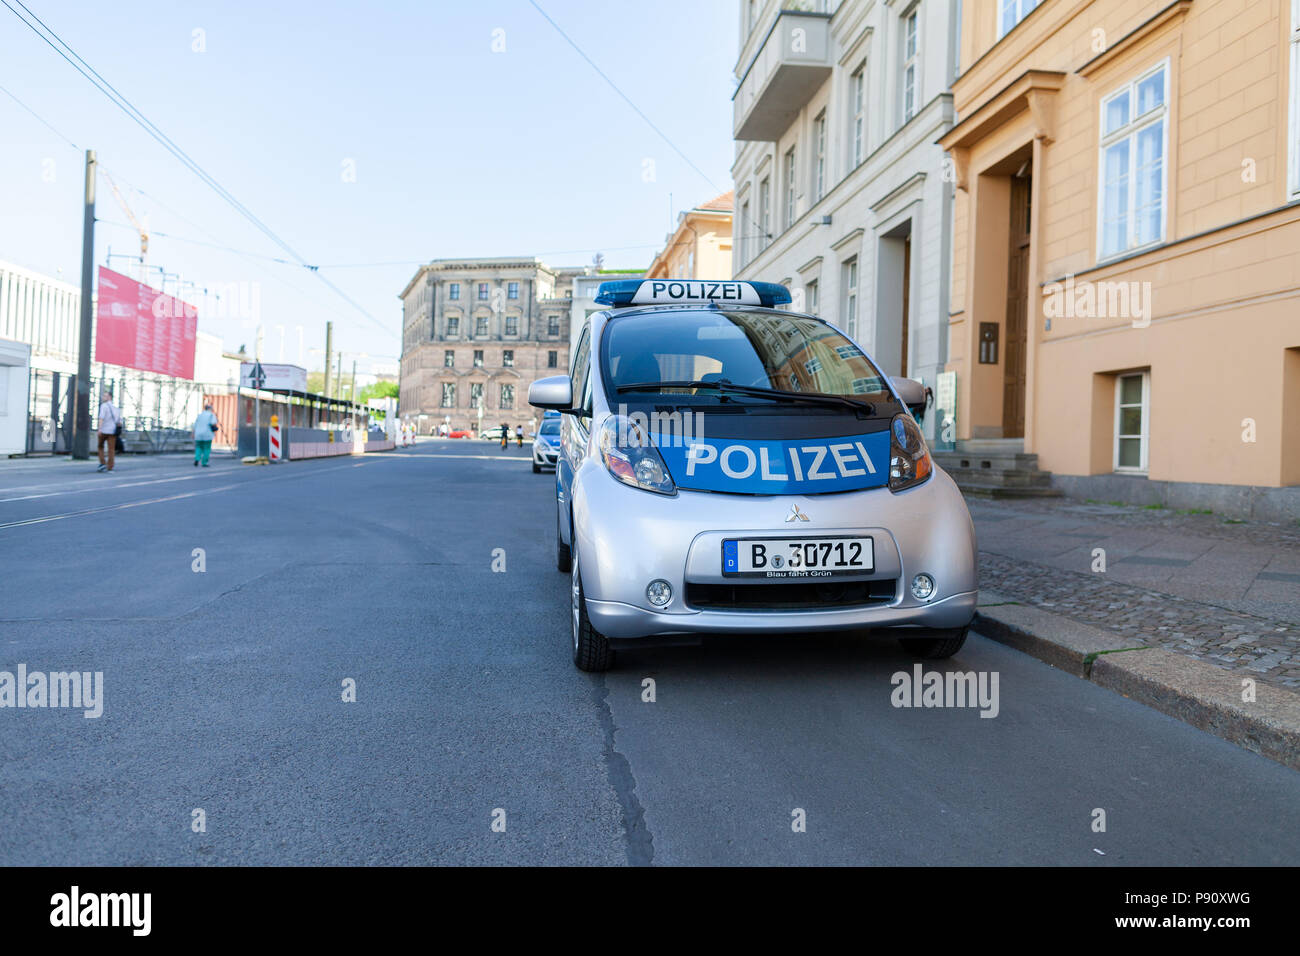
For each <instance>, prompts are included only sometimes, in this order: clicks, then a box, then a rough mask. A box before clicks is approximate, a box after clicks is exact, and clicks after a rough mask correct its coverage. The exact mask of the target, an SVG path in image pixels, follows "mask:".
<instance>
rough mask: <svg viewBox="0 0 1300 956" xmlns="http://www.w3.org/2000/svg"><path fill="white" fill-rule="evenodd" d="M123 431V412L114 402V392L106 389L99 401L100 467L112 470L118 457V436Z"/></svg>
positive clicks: (97, 469)
mask: <svg viewBox="0 0 1300 956" xmlns="http://www.w3.org/2000/svg"><path fill="white" fill-rule="evenodd" d="M121 431H122V412H121V411H120V410H119V409H118V407H117V406H116V405H114V404H113V393H112V392H110V391H109V390H108V389H104V393H103V395H101V396H100V403H99V467H98V468H96V469H95V470H96V471H112V470H113V462H114V461H115V460H116V458H117V436H118V435H119V434H121Z"/></svg>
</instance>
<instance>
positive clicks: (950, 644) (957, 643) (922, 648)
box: [898, 627, 970, 661]
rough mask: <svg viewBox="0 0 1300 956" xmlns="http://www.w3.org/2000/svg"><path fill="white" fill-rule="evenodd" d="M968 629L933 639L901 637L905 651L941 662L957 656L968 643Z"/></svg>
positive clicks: (947, 633)
mask: <svg viewBox="0 0 1300 956" xmlns="http://www.w3.org/2000/svg"><path fill="white" fill-rule="evenodd" d="M968 630H970V628H968V627H962V628H958V629H956V630H953V631H948V632H946V633H940V634H938V635H936V636H933V637H900V638H899V639H898V643H900V644H902V645H903V650H905V651H907V653H909V654H911V655H913V656H914V657H920V658H923V659H924V660H928V661H939V660H943V659H945V658H948V657H952V655H954V654H956V653H957V652H958V651H959V650H961V648H962V645H963V644H965V643H966V632H967V631H968Z"/></svg>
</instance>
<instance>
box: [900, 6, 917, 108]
mask: <svg viewBox="0 0 1300 956" xmlns="http://www.w3.org/2000/svg"><path fill="white" fill-rule="evenodd" d="M916 29H917V10H916V7H913V8H912V9H911V10H909V11H908V12H907V13H905V14H903V83H902V87H903V122H904V123H906V122H907V121H908V120H910V119H911V118H912V117H913V116H915V115H916V101H917V91H916V52H917V50H918V48H919V44H918V43H917V36H916Z"/></svg>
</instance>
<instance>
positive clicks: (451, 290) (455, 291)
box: [447, 282, 460, 302]
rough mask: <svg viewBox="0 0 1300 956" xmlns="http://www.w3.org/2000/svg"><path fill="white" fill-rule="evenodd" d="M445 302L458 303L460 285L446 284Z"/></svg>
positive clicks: (457, 283) (455, 283)
mask: <svg viewBox="0 0 1300 956" xmlns="http://www.w3.org/2000/svg"><path fill="white" fill-rule="evenodd" d="M447 300H448V301H449V302H459V301H460V283H459V282H450V283H448V284H447Z"/></svg>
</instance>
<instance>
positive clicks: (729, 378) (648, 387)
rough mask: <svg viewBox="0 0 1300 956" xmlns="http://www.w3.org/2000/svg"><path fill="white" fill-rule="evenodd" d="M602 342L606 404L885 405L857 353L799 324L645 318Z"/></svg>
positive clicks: (715, 316) (724, 315) (820, 325)
mask: <svg viewBox="0 0 1300 956" xmlns="http://www.w3.org/2000/svg"><path fill="white" fill-rule="evenodd" d="M604 340H605V342H604V355H603V362H604V366H603V367H604V379H605V382H606V383H607V385H608V388H609V392H610V396H609V398H610V401H611V404H618V403H620V402H628V401H635V400H638V399H644V398H645V397H646V396H651V397H652V396H654V395H656V394H658V395H664V394H670V395H675V396H683V395H686V396H690V399H689V404H692V405H696V404H713V405H716V404H719V403H722V402H728V403H730V402H740V403H772V402H778V403H781V402H789V401H795V400H797V399H795V398H794V397H793V396H782V395H769V394H764V393H763V390H772V391H776V392H794V393H802V394H807V395H812V394H821V395H838V396H846V397H848V398H851V399H855V400H860V401H863V402H870V401H874V400H882V399H885V400H887V399H888V395H887V394H882V393H888V391H889V386H888V385H887V384H886V381H885V377H884V375H882V374H881V372H880V371H879V370H878V369H877V368H876V367H875V366H874V365H873V364H872V363H871V360H870V359H868V358H867V356H866V355H865V354H863V352H862V350H861V349H860V348H858V347H857V346H856V345H854V344H853V343H852V342H851V341H849V340H848V339H847V338H845V337H844V335H842V334H841V333H840V332H839V331H837V330H836V329H835V328H834V327H832V326H830V325H827V324H826V323H825V322H821V321H819V320H817V319H813V318H808V317H805V316H800V315H790V314H785V313H778V312H758V311H740V310H735V311H731V310H723V309H701V310H689V311H681V312H650V313H646V314H643V315H629V316H626V317H622V318H619V317H616V318H614V319H612V320H611V321H610V323H609V326H608V329H607V330H606V333H605V336H604ZM656 383H672V384H665V385H661V386H660V387H657V388H656V387H653V386H654V385H655V384H656ZM728 386H735V387H736V388H735V389H729V388H728ZM678 400H679V401H680V398H679V399H678Z"/></svg>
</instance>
